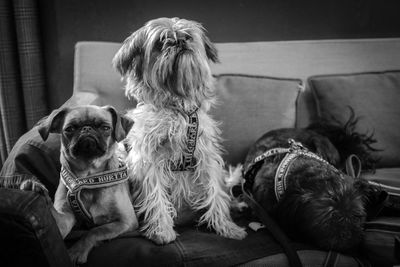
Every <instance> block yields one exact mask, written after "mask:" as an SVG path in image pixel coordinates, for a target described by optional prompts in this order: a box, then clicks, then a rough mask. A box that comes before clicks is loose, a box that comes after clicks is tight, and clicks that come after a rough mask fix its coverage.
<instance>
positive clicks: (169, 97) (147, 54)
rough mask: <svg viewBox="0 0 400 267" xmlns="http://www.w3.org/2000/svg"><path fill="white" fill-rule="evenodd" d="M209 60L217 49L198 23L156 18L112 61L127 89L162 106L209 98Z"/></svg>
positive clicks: (131, 39) (215, 55)
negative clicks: (125, 81) (125, 82)
mask: <svg viewBox="0 0 400 267" xmlns="http://www.w3.org/2000/svg"><path fill="white" fill-rule="evenodd" d="M209 61H212V62H217V61H218V57H217V51H216V49H215V47H214V45H213V44H212V43H211V41H210V40H209V38H208V37H207V36H206V35H205V30H204V28H203V27H202V26H201V25H200V24H199V23H197V22H194V21H189V20H185V19H178V18H171V19H170V18H159V19H155V20H152V21H149V22H148V23H147V24H146V25H145V26H143V27H142V28H140V29H138V30H137V31H136V32H134V33H133V34H132V35H131V36H129V37H128V38H127V39H126V40H125V41H124V43H123V45H122V47H121V48H120V50H119V51H118V53H117V54H116V55H115V57H114V59H113V64H114V66H115V67H116V68H117V70H118V71H119V72H120V73H121V74H122V75H123V76H124V77H125V78H126V80H127V86H126V94H127V95H128V97H134V98H136V99H137V100H138V101H143V102H145V103H152V104H155V105H156V106H165V105H166V104H168V103H177V102H179V101H182V100H184V101H187V102H189V103H191V104H194V105H197V106H198V105H199V104H200V103H199V102H201V101H202V99H204V98H210V97H212V76H211V71H210V66H209Z"/></svg>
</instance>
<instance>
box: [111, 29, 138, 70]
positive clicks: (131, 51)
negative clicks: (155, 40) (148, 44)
mask: <svg viewBox="0 0 400 267" xmlns="http://www.w3.org/2000/svg"><path fill="white" fill-rule="evenodd" d="M144 37H145V32H144V30H143V29H139V30H137V31H136V32H134V33H133V34H132V35H131V36H129V37H128V38H126V39H125V41H124V42H123V44H122V46H121V48H120V49H119V50H118V52H117V53H116V54H115V56H114V58H113V60H112V64H113V66H114V68H115V69H117V70H118V72H119V73H120V74H121V75H122V76H125V75H126V74H127V73H129V72H131V71H134V72H135V74H136V75H137V76H139V77H141V69H142V68H141V65H142V61H143V59H142V58H143V53H144V48H143V46H144V41H145V38H144Z"/></svg>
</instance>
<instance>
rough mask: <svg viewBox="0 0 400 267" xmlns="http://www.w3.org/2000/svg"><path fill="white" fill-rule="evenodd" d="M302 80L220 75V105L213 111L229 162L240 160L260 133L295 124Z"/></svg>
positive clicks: (218, 79) (217, 80) (233, 162)
mask: <svg viewBox="0 0 400 267" xmlns="http://www.w3.org/2000/svg"><path fill="white" fill-rule="evenodd" d="M300 83H301V81H300V80H297V79H278V78H272V77H263V76H250V75H237V74H236V75H230V74H225V75H219V76H217V77H216V92H217V98H218V101H219V104H218V105H217V106H216V107H215V109H214V110H213V111H212V114H213V115H214V118H215V119H217V120H218V121H220V122H221V129H222V137H223V139H224V142H223V146H224V148H225V149H226V151H227V153H226V155H225V159H226V160H227V162H228V163H231V164H237V163H240V162H243V160H244V157H245V156H246V154H247V150H248V148H249V147H250V145H251V144H253V143H254V142H255V141H256V140H257V138H259V137H260V136H261V135H262V134H263V133H265V132H267V131H269V130H273V129H276V128H283V127H294V126H295V122H296V99H297V96H298V94H299V90H300V89H299V85H300Z"/></svg>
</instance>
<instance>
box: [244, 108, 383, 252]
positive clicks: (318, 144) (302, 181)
mask: <svg viewBox="0 0 400 267" xmlns="http://www.w3.org/2000/svg"><path fill="white" fill-rule="evenodd" d="M357 121H358V118H356V117H355V116H354V113H352V115H351V116H350V118H349V120H348V121H347V123H345V124H344V125H340V123H338V122H337V121H333V123H328V122H326V121H320V122H318V123H314V124H312V125H310V126H309V127H307V128H305V129H293V128H286V129H278V130H273V131H270V132H268V133H266V134H264V135H263V136H262V137H261V138H260V139H259V140H258V141H256V143H255V144H254V145H253V146H252V148H251V149H250V151H249V153H248V155H247V158H246V161H245V166H244V168H245V169H244V170H245V173H250V175H245V177H246V186H248V187H250V189H251V191H252V192H253V195H254V197H255V199H256V200H257V201H258V202H259V203H260V204H261V205H262V206H263V207H264V208H265V209H266V210H267V211H268V212H270V213H271V214H272V215H273V216H274V217H275V218H276V220H277V221H278V223H279V224H280V225H281V227H282V228H283V230H284V231H286V232H287V234H288V235H289V236H290V237H291V238H293V239H296V240H300V241H305V242H309V243H311V244H314V245H316V246H317V247H319V248H321V249H326V250H330V249H333V250H336V251H342V252H349V251H352V250H354V249H356V248H357V246H358V245H359V244H360V242H361V240H362V236H363V235H362V233H363V223H364V221H365V220H366V218H367V205H368V204H370V202H373V201H374V199H375V198H379V197H378V196H379V194H380V191H379V189H377V188H375V187H374V186H371V185H370V184H368V182H367V181H364V180H363V179H361V178H353V177H350V176H348V175H345V174H344V173H343V172H341V171H340V169H342V168H343V167H344V163H345V160H346V158H347V156H349V155H350V154H356V155H357V156H358V157H359V158H360V159H361V161H362V164H363V166H367V167H368V168H369V169H373V167H374V164H375V163H376V162H377V160H378V159H377V158H376V157H374V155H373V152H374V151H376V150H375V149H374V148H372V146H371V145H372V144H373V143H374V142H375V139H374V138H373V135H372V134H369V135H368V134H360V133H357V132H355V131H354V129H355V125H356V123H357ZM289 138H292V139H294V140H295V141H297V142H301V143H302V144H303V145H304V146H305V147H306V148H307V149H308V150H310V151H311V152H314V153H316V154H318V155H319V156H320V157H322V158H323V159H325V160H326V161H328V162H330V163H331V164H326V163H323V162H321V161H318V160H316V159H312V158H308V157H305V156H301V157H299V158H298V159H297V160H296V161H294V162H293V164H292V165H291V168H290V170H289V173H288V179H287V180H288V184H287V189H286V191H285V193H284V195H283V197H282V199H281V200H280V201H279V202H278V201H277V200H276V197H275V193H274V176H275V172H276V170H277V168H278V165H279V163H280V161H281V160H282V158H283V156H284V155H278V156H273V157H270V158H267V159H265V160H264V161H262V162H260V164H258V165H257V166H255V168H253V169H252V170H251V172H247V171H248V168H249V166H250V164H251V162H252V161H253V160H254V158H255V157H257V156H258V155H260V154H262V153H264V152H265V151H267V150H269V149H271V148H276V147H288V146H289V143H288V139H289Z"/></svg>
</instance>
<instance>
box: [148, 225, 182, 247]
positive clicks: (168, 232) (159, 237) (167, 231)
mask: <svg viewBox="0 0 400 267" xmlns="http://www.w3.org/2000/svg"><path fill="white" fill-rule="evenodd" d="M148 238H149V239H150V240H151V241H153V242H154V243H156V244H157V245H165V244H168V243H171V242H172V241H174V240H175V239H176V232H175V230H174V229H173V228H172V227H168V228H164V229H163V230H162V231H160V232H157V233H154V234H152V235H150V236H148Z"/></svg>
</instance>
